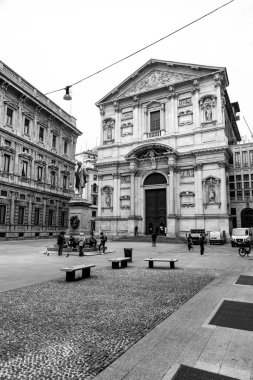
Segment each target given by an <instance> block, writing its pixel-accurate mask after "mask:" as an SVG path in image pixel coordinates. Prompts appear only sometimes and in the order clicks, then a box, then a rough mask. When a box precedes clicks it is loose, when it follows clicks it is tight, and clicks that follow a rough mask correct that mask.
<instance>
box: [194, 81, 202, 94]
mask: <svg viewBox="0 0 253 380" xmlns="http://www.w3.org/2000/svg"><path fill="white" fill-rule="evenodd" d="M192 85H193V89H192V93H193V94H195V92H199V91H200V87H199V80H198V79H194V81H193V82H192Z"/></svg>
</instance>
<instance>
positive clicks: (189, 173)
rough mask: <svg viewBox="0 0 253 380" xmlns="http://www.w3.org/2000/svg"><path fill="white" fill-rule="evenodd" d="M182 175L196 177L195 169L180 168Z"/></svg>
mask: <svg viewBox="0 0 253 380" xmlns="http://www.w3.org/2000/svg"><path fill="white" fill-rule="evenodd" d="M180 177H194V169H193V168H192V169H180Z"/></svg>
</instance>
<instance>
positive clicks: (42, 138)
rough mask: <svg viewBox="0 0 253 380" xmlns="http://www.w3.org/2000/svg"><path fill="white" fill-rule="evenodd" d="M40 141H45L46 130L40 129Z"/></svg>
mask: <svg viewBox="0 0 253 380" xmlns="http://www.w3.org/2000/svg"><path fill="white" fill-rule="evenodd" d="M39 140H40V141H44V128H42V127H40V129H39Z"/></svg>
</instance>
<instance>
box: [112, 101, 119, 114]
mask: <svg viewBox="0 0 253 380" xmlns="http://www.w3.org/2000/svg"><path fill="white" fill-rule="evenodd" d="M113 107H114V111H115V112H119V102H114V103H113Z"/></svg>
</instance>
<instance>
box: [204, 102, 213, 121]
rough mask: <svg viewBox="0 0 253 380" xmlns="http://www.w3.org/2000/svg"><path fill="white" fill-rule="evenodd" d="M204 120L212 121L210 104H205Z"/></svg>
mask: <svg viewBox="0 0 253 380" xmlns="http://www.w3.org/2000/svg"><path fill="white" fill-rule="evenodd" d="M205 120H206V121H212V108H211V106H210V105H207V106H206V110H205Z"/></svg>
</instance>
